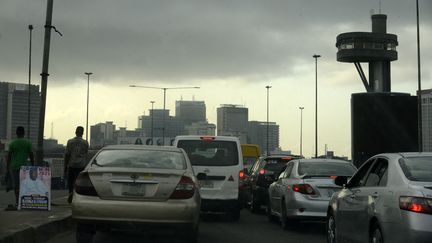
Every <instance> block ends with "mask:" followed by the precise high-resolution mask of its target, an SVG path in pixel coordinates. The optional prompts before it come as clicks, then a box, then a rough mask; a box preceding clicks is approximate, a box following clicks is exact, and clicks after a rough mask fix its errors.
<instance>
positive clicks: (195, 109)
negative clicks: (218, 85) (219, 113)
mask: <svg viewBox="0 0 432 243" xmlns="http://www.w3.org/2000/svg"><path fill="white" fill-rule="evenodd" d="M175 104H176V110H175V112H176V113H175V116H176V118H178V119H181V120H183V121H184V122H185V124H186V125H190V124H192V123H194V122H203V121H206V105H205V103H204V101H194V100H177V101H176V103H175Z"/></svg>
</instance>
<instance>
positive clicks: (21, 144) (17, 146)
mask: <svg viewBox="0 0 432 243" xmlns="http://www.w3.org/2000/svg"><path fill="white" fill-rule="evenodd" d="M16 135H17V138H16V139H14V140H13V141H12V142H11V143H10V144H9V152H8V155H7V159H6V167H7V172H8V173H9V179H10V180H11V182H12V187H13V189H14V192H15V203H16V204H15V205H14V206H13V205H8V207H7V208H6V209H7V210H16V209H17V205H18V202H19V201H18V200H19V194H20V169H21V166H30V165H31V166H34V155H33V150H32V144H31V142H30V141H29V140H27V139H25V138H24V135H25V131H24V127H22V126H19V127H17V128H16ZM29 159H30V161H29Z"/></svg>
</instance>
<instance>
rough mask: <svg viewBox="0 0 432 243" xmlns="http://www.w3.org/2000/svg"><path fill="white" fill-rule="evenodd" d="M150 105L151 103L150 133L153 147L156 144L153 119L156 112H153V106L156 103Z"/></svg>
mask: <svg viewBox="0 0 432 243" xmlns="http://www.w3.org/2000/svg"><path fill="white" fill-rule="evenodd" d="M150 103H151V106H152V108H151V130H150V133H151V139H152V140H151V141H152V145H153V143H154V137H153V117H154V111H153V105H154V103H155V102H154V101H150Z"/></svg>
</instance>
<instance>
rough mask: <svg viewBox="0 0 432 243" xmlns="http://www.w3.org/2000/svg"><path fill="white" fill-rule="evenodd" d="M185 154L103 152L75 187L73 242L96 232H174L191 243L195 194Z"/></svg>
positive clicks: (139, 149)
mask: <svg viewBox="0 0 432 243" xmlns="http://www.w3.org/2000/svg"><path fill="white" fill-rule="evenodd" d="M197 183H198V181H197V179H196V177H195V175H194V173H193V170H192V166H191V164H190V162H189V159H188V157H187V155H186V153H185V152H184V151H183V150H182V149H179V148H175V147H159V146H158V147H156V146H142V145H139V146H138V145H115V146H107V147H104V148H102V149H101V150H100V151H99V152H98V153H97V154H96V155H95V157H94V158H93V159H92V160H91V161H90V163H89V164H88V165H87V167H86V168H85V169H84V171H83V172H81V173H80V174H79V176H78V178H77V180H76V183H75V190H74V194H73V201H72V218H73V219H75V220H76V221H77V231H76V238H77V242H78V243H80V242H91V241H92V238H93V235H94V233H95V232H96V231H97V230H105V229H111V228H115V229H128V230H130V229H140V228H145V229H147V228H151V229H152V230H158V229H161V230H164V231H166V230H167V229H169V228H170V227H171V228H172V229H179V230H180V232H179V235H180V234H183V236H184V238H185V239H186V240H187V241H188V242H196V237H197V231H198V223H199V209H200V194H199V189H198V186H197Z"/></svg>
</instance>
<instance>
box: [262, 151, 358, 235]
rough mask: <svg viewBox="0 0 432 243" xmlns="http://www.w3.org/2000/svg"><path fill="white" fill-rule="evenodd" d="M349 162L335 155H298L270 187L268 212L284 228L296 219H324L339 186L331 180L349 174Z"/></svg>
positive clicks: (352, 168)
mask: <svg viewBox="0 0 432 243" xmlns="http://www.w3.org/2000/svg"><path fill="white" fill-rule="evenodd" d="M355 171H356V168H355V166H354V165H352V163H350V162H347V161H344V160H334V159H298V160H292V161H290V162H288V163H287V165H286V169H285V170H283V172H282V173H281V174H280V175H279V177H278V178H277V180H276V181H275V182H273V183H272V184H271V185H270V187H269V189H268V192H269V203H268V206H267V207H268V208H267V214H268V216H269V218H270V219H272V220H273V219H276V218H279V219H280V222H281V225H282V227H283V228H284V229H285V228H287V227H288V226H289V224H290V223H293V222H295V221H297V220H299V219H321V220H325V218H326V213H327V208H328V202H329V201H330V198H331V196H332V195H333V193H335V192H337V191H339V190H340V189H341V187H340V186H337V185H335V184H334V180H333V178H334V177H336V176H352V175H353V174H354V172H355Z"/></svg>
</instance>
